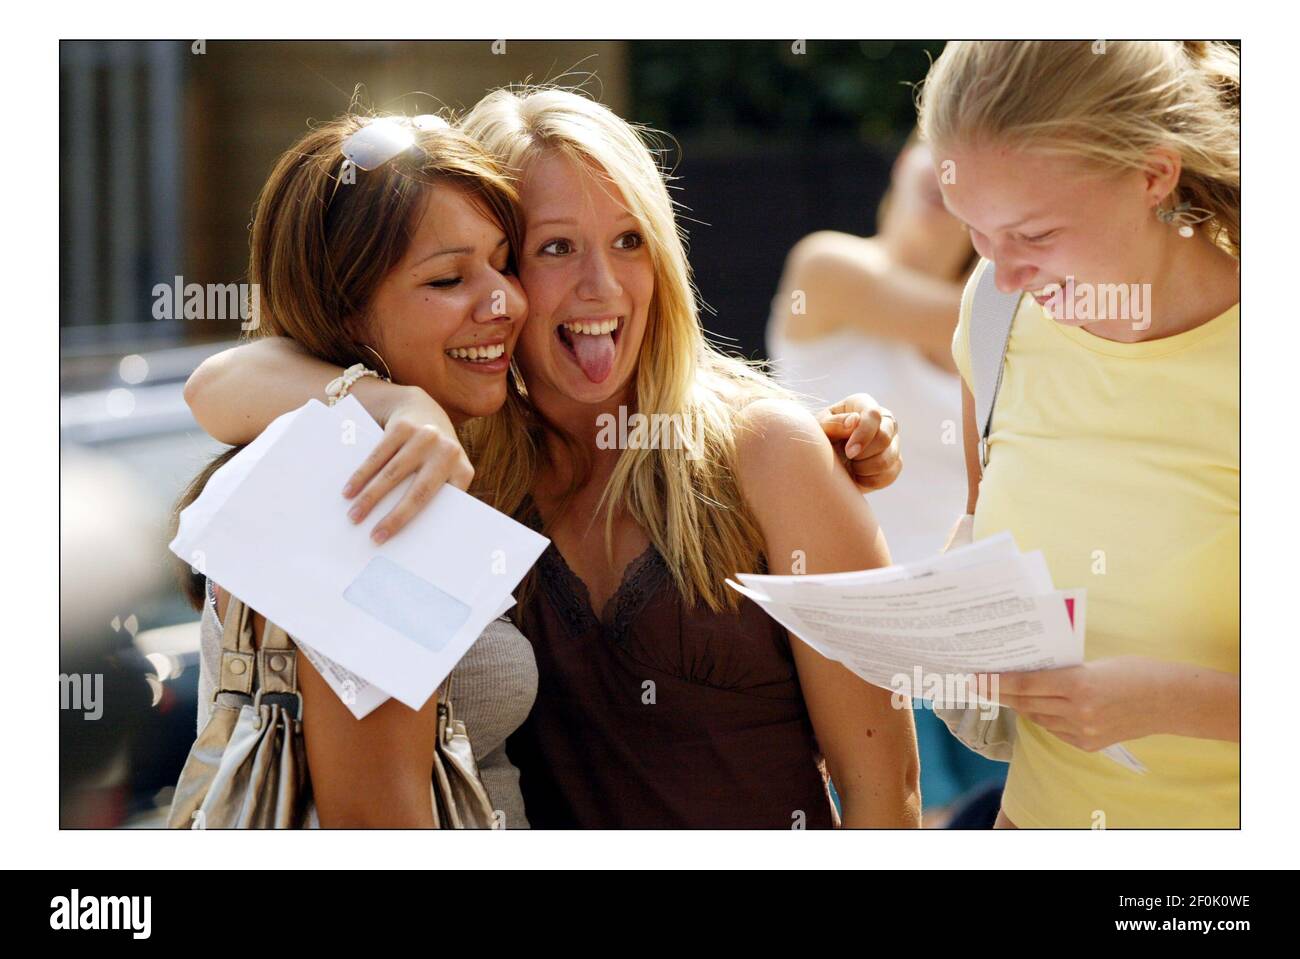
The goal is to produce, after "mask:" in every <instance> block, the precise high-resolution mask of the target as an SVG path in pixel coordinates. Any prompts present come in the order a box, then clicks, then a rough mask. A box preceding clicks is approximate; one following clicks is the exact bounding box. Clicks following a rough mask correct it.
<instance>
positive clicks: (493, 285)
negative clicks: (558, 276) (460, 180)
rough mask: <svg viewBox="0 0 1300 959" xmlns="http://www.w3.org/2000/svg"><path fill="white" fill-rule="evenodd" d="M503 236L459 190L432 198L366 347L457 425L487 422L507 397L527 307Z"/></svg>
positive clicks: (435, 190)
mask: <svg viewBox="0 0 1300 959" xmlns="http://www.w3.org/2000/svg"><path fill="white" fill-rule="evenodd" d="M509 257H510V248H509V245H508V243H507V242H506V235H505V233H503V232H502V230H501V228H500V227H499V226H498V225H497V224H496V223H494V222H493V221H492V220H491V219H489V218H488V217H487V216H486V215H484V213H483V210H482V208H481V207H479V206H477V205H476V204H475V203H474V202H473V201H472V200H471V199H470V197H469V195H468V194H467V193H466V192H465V191H464V190H463V189H462V188H460V187H458V186H455V185H452V184H449V183H446V182H442V183H436V184H434V185H433V186H432V187H430V188H429V190H428V191H427V197H426V199H425V201H424V204H423V208H422V210H421V212H420V214H419V215H418V217H417V222H416V224H415V229H414V232H413V234H412V239H411V243H410V245H409V246H408V247H407V249H406V252H405V254H404V255H403V256H402V259H401V260H400V261H399V262H398V264H397V266H395V267H394V268H393V269H392V270H391V271H389V273H388V275H387V276H386V277H384V279H383V280H382V281H381V282H380V284H379V287H378V289H377V290H376V292H375V295H374V299H373V301H372V303H371V308H370V317H371V321H370V324H369V326H368V328H367V330H366V331H365V332H366V336H367V337H368V338H367V339H365V340H364V342H366V343H367V344H369V345H372V346H373V347H374V348H375V349H376V350H378V351H379V353H380V355H381V356H382V357H383V359H384V361H385V362H386V363H387V364H388V367H389V369H390V370H391V371H392V374H393V379H394V381H395V382H398V383H403V384H409V385H412V386H419V387H421V388H422V389H424V391H425V392H427V393H428V394H429V395H430V396H432V397H433V399H434V400H436V401H437V402H438V403H439V404H440V405H441V406H442V407H443V409H445V410H446V411H447V415H448V416H450V417H451V419H452V420H453V421H454V422H460V421H463V420H465V419H468V418H471V417H476V416H487V415H490V414H492V413H495V412H496V411H497V410H498V409H500V407H501V404H502V403H504V402H505V397H506V371H507V370H508V369H509V366H510V357H511V356H512V355H513V353H514V349H515V341H516V340H517V339H518V338H519V331H520V329H521V328H522V326H523V324H524V320H525V318H526V316H527V310H528V304H527V301H526V300H525V298H524V294H523V290H522V289H521V287H520V285H519V281H518V280H517V279H516V278H515V277H514V276H512V275H509V274H508V272H507V269H508V261H509Z"/></svg>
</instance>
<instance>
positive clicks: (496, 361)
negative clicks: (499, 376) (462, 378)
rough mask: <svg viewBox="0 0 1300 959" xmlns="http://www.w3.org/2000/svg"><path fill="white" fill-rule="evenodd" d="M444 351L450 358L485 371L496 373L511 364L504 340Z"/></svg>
mask: <svg viewBox="0 0 1300 959" xmlns="http://www.w3.org/2000/svg"><path fill="white" fill-rule="evenodd" d="M442 352H443V355H444V356H446V357H447V358H449V359H452V360H455V361H456V362H458V363H464V364H465V365H466V366H470V367H473V368H474V369H476V370H478V371H481V372H485V373H496V372H499V371H500V370H504V369H506V368H507V367H508V366H509V365H510V357H509V356H508V355H507V354H506V344H505V342H504V341H502V342H498V343H484V344H481V345H479V346H457V347H453V348H452V349H449V350H443V351H442Z"/></svg>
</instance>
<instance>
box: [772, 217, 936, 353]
mask: <svg viewBox="0 0 1300 959" xmlns="http://www.w3.org/2000/svg"><path fill="white" fill-rule="evenodd" d="M797 292H802V293H803V297H802V298H801V299H800V298H797V297H796V293H797ZM774 302H775V306H774V310H773V316H774V317H776V319H777V322H779V323H781V324H782V326H783V328H784V330H785V333H786V335H787V336H789V337H790V338H791V339H794V340H803V339H812V338H815V337H818V336H823V335H825V334H827V333H829V332H831V331H833V330H837V329H845V328H849V329H857V330H860V331H861V332H863V333H868V334H871V335H873V336H880V337H884V338H886V339H890V340H898V341H901V342H904V343H910V344H912V345H914V346H916V347H917V348H918V349H920V350H921V351H922V352H924V353H925V354H926V356H927V357H929V358H930V359H931V360H932V361H933V362H935V363H936V364H938V365H939V366H940V367H942V368H943V369H947V370H949V371H950V372H951V371H954V370H955V367H954V365H953V362H952V357H951V353H950V344H951V342H952V328H953V323H954V317H956V316H957V311H958V309H959V308H960V306H961V286H960V284H957V283H952V282H947V281H944V280H940V279H937V278H935V277H932V276H927V275H926V274H924V273H919V272H917V271H915V270H910V269H907V268H906V267H900V266H898V265H897V264H892V263H890V262H889V260H888V259H887V258H886V257H885V255H884V254H883V252H882V251H881V250H880V248H879V246H878V245H877V244H875V243H874V242H873V241H871V240H869V239H864V238H863V237H858V236H853V235H851V234H848V233H836V232H832V231H829V230H827V231H822V232H818V233H813V234H811V235H809V236H806V237H804V238H803V239H802V240H800V241H799V242H798V243H797V244H795V246H794V248H793V249H792V250H791V251H790V254H789V256H788V257H787V258H786V264H785V272H784V273H783V274H782V277H781V284H780V287H779V291H778V293H777V299H776V300H775V301H774ZM797 307H798V309H797Z"/></svg>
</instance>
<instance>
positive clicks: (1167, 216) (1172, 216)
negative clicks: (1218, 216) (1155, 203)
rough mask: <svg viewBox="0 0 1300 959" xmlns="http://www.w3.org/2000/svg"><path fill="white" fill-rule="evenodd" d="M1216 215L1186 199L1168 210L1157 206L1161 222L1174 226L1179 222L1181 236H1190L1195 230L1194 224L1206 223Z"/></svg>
mask: <svg viewBox="0 0 1300 959" xmlns="http://www.w3.org/2000/svg"><path fill="white" fill-rule="evenodd" d="M1212 216H1214V214H1213V213H1211V212H1210V211H1209V210H1203V209H1201V208H1200V207H1199V206H1192V204H1191V202H1190V201H1188V200H1184V201H1183V202H1182V203H1180V204H1178V205H1177V206H1174V207H1170V208H1169V209H1168V210H1162V209H1160V208H1159V207H1156V219H1157V220H1159V221H1160V222H1161V223H1166V224H1169V225H1170V226H1172V225H1173V224H1175V223H1177V224H1178V235H1179V236H1181V237H1190V236H1191V235H1192V234H1193V233H1194V232H1195V231H1194V230H1193V229H1192V225H1193V224H1196V223H1204V222H1205V221H1206V220H1208V219H1210V218H1211V217H1212Z"/></svg>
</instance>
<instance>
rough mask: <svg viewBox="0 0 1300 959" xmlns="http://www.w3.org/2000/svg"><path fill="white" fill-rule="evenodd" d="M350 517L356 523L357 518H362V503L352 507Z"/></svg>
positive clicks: (349, 511) (349, 512)
mask: <svg viewBox="0 0 1300 959" xmlns="http://www.w3.org/2000/svg"><path fill="white" fill-rule="evenodd" d="M348 519H350V520H352V522H354V523H355V522H356V521H357V520H359V519H361V504H360V503H358V504H357V505H356V506H354V507H352V508H351V509H350V510H348Z"/></svg>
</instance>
